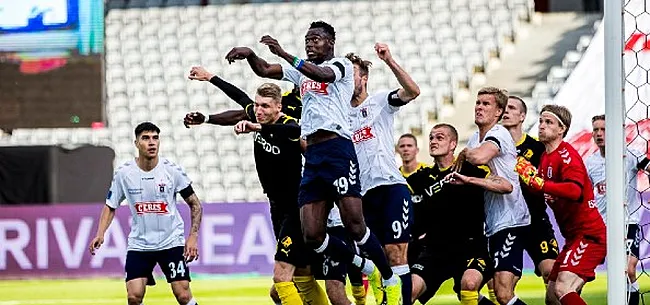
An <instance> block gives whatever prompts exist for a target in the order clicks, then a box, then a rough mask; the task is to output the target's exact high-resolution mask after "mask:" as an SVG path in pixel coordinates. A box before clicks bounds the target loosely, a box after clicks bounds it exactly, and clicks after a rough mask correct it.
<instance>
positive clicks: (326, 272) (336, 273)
mask: <svg viewBox="0 0 650 305" xmlns="http://www.w3.org/2000/svg"><path fill="white" fill-rule="evenodd" d="M327 234H329V235H330V236H332V237H336V238H338V239H340V240H341V241H343V242H344V243H345V244H346V245H348V246H349V247H350V248H351V249H353V250H354V251H355V252H356V247H355V245H354V241H352V239H351V238H349V237H348V233H347V231H346V230H345V228H344V227H343V226H336V227H328V228H327ZM311 266H312V267H311V271H312V273H313V274H314V278H315V279H317V280H327V281H329V280H335V281H341V282H343V284H344V285H345V277H346V275H347V274H348V272H360V271H359V269H358V268H356V267H354V266H349V265H348V263H346V262H340V261H337V260H335V259H333V258H332V257H331V256H328V255H324V254H323V255H321V254H316V256H315V257H314V259H313V261H312V265H311Z"/></svg>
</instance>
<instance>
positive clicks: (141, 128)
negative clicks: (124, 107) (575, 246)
mask: <svg viewBox="0 0 650 305" xmlns="http://www.w3.org/2000/svg"><path fill="white" fill-rule="evenodd" d="M145 131H154V132H156V133H158V134H159V133H160V128H158V126H156V125H155V124H154V123H151V122H142V123H140V124H138V126H136V127H135V138H136V139H137V138H138V137H139V136H140V135H141V134H142V133H143V132H145Z"/></svg>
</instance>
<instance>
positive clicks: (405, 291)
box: [391, 265, 413, 302]
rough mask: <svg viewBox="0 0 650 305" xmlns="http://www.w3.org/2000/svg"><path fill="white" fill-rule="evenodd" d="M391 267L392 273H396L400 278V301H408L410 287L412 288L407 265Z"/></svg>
mask: <svg viewBox="0 0 650 305" xmlns="http://www.w3.org/2000/svg"><path fill="white" fill-rule="evenodd" d="M391 269H393V273H395V274H397V275H398V276H399V278H400V279H401V280H402V301H403V302H408V300H410V299H411V289H413V282H412V281H411V270H410V269H409V265H399V266H393V267H392V268H391Z"/></svg>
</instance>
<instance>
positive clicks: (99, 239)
mask: <svg viewBox="0 0 650 305" xmlns="http://www.w3.org/2000/svg"><path fill="white" fill-rule="evenodd" d="M114 217H115V209H113V208H111V207H109V206H108V205H104V207H103V208H102V214H101V215H100V216H99V223H98V224H97V235H96V236H95V238H93V240H92V241H91V242H90V246H88V250H89V251H90V254H91V255H95V250H97V249H99V247H101V246H102V244H103V243H104V234H105V233H106V230H108V226H110V225H111V222H113V218H114Z"/></svg>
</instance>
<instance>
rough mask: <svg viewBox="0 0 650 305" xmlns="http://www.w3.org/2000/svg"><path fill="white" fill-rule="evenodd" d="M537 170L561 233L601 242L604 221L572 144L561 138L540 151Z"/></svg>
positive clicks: (570, 238) (604, 230)
mask: <svg viewBox="0 0 650 305" xmlns="http://www.w3.org/2000/svg"><path fill="white" fill-rule="evenodd" d="M537 171H538V173H539V175H540V176H541V177H543V178H544V181H545V183H544V197H545V199H546V203H547V204H548V205H549V206H550V207H551V209H553V213H554V214H555V219H556V220H557V223H558V226H559V227H560V232H561V233H562V236H564V238H565V239H567V240H574V239H576V238H580V237H582V236H588V237H591V238H594V239H598V240H599V241H602V242H605V232H606V229H605V223H604V222H603V218H602V217H601V216H600V213H598V208H597V207H596V203H595V200H594V194H593V187H592V185H591V181H590V180H589V176H588V175H587V170H586V168H585V165H584V163H583V161H582V158H581V157H580V155H579V154H578V152H577V151H576V150H575V149H574V148H573V146H571V145H570V144H569V143H567V142H564V141H563V142H562V143H561V144H560V146H558V148H557V149H556V150H555V151H553V152H551V153H547V152H544V153H543V154H542V157H541V161H540V165H539V168H538V170H537Z"/></svg>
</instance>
